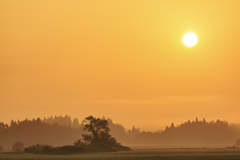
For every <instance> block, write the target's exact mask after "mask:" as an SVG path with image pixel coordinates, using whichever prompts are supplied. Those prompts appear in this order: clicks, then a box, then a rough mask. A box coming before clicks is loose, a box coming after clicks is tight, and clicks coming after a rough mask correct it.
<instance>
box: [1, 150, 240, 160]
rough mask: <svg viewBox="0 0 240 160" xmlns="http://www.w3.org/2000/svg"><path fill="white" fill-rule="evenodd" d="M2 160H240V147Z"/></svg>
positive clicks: (5, 157) (5, 158)
mask: <svg viewBox="0 0 240 160" xmlns="http://www.w3.org/2000/svg"><path fill="white" fill-rule="evenodd" d="M0 159H1V160H78V159H81V160H157V159H161V160H219V159H220V160H237V159H238V160H239V159H240V149H239V148H236V149H223V148H217V149H213V148H211V149H209V148H207V149H180V148H176V149H164V148H133V151H124V152H111V153H109V152H107V153H106V152H105V153H84V154H75V155H34V154H26V153H21V152H15V153H1V154H0Z"/></svg>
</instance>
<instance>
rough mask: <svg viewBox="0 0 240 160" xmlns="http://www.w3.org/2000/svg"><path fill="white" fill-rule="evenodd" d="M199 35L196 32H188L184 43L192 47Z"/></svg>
mask: <svg viewBox="0 0 240 160" xmlns="http://www.w3.org/2000/svg"><path fill="white" fill-rule="evenodd" d="M197 40H198V39H197V36H196V35H195V34H194V33H187V34H185V35H184V37H183V43H184V44H185V46H187V47H192V46H194V45H195V44H196V43H197Z"/></svg>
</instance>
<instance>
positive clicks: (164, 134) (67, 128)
mask: <svg viewBox="0 0 240 160" xmlns="http://www.w3.org/2000/svg"><path fill="white" fill-rule="evenodd" d="M103 119H105V118H104V117H103ZM105 120H106V121H107V122H108V127H109V129H110V131H108V132H109V134H110V135H111V136H113V137H115V138H116V139H117V140H118V142H119V143H121V144H123V145H127V146H129V145H151V146H153V145H158V146H161V145H162V146H194V145H200V146H209V145H222V146H227V145H234V144H235V143H236V140H237V139H240V126H239V125H235V124H228V122H226V121H220V120H216V121H211V122H206V120H205V119H203V120H198V119H197V118H196V119H195V121H190V120H189V121H187V122H184V123H182V124H180V125H179V126H175V125H174V123H172V124H171V125H170V126H167V127H166V129H165V130H163V131H160V132H145V131H140V129H139V128H136V127H134V126H133V127H132V129H129V130H126V129H125V128H124V127H123V126H122V125H120V124H115V123H113V121H112V120H111V119H109V118H108V119H105ZM73 122H74V120H73V121H71V117H70V116H65V117H61V116H60V117H54V118H51V117H50V118H44V119H43V120H41V119H39V118H38V119H33V120H28V119H26V120H24V121H13V120H12V121H11V123H10V125H7V124H4V123H0V146H1V147H2V148H3V149H5V148H11V147H12V145H13V144H14V143H15V142H22V143H23V144H24V146H30V145H34V144H37V143H39V144H46V145H53V146H61V145H68V144H72V143H73V142H74V141H76V140H77V139H80V138H81V135H82V134H84V132H83V128H84V127H85V125H86V124H85V123H86V122H84V121H81V123H79V121H78V120H77V119H75V122H74V123H73ZM73 124H78V125H73ZM82 142H83V139H82ZM238 144H239V142H238V143H236V145H238ZM1 147H0V150H3V149H1Z"/></svg>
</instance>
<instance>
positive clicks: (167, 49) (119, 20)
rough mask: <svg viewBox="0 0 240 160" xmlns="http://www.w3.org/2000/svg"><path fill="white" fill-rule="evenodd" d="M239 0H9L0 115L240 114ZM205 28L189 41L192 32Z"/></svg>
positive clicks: (135, 119) (163, 120) (161, 121)
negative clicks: (194, 42)
mask: <svg viewBox="0 0 240 160" xmlns="http://www.w3.org/2000/svg"><path fill="white" fill-rule="evenodd" d="M239 8H240V1H239V0H231V1H226V0H214V1H213V0H212V1H211V0H205V1H204V0H199V1H197V0H196V1H192V0H184V1H183V0H175V1H169V0H165V1H164V0H137V1H133V0H1V1H0V121H3V122H7V123H9V122H10V120H11V119H15V120H17V119H20V120H23V119H25V118H30V119H32V118H36V117H40V118H43V117H44V116H45V117H49V116H51V115H52V116H55V115H57V116H59V115H66V114H68V115H70V116H72V117H73V118H74V117H78V118H79V119H80V120H82V119H83V118H85V117H86V116H88V115H93V116H96V117H102V116H105V117H111V118H112V119H113V122H118V123H120V124H122V125H124V126H125V127H127V128H130V127H131V126H132V125H135V126H139V127H143V126H147V125H148V126H166V125H170V124H171V122H174V123H175V124H180V123H181V122H184V121H187V120H188V119H190V120H194V119H195V117H198V118H199V119H202V118H206V120H207V121H210V120H216V119H221V120H227V121H228V122H236V123H240V119H239V113H240V29H239V28H240V9H239ZM190 31H191V32H194V33H195V34H196V35H197V36H198V43H197V45H196V46H194V47H192V48H188V47H186V46H184V45H183V43H182V38H183V36H184V34H185V33H187V32H190Z"/></svg>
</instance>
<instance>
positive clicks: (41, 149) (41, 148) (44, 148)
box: [24, 144, 53, 154]
mask: <svg viewBox="0 0 240 160" xmlns="http://www.w3.org/2000/svg"><path fill="white" fill-rule="evenodd" d="M52 149H53V147H52V146H50V145H40V144H37V145H32V146H30V147H27V148H25V150H24V151H25V152H26V153H33V154H49V153H51V152H52Z"/></svg>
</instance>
